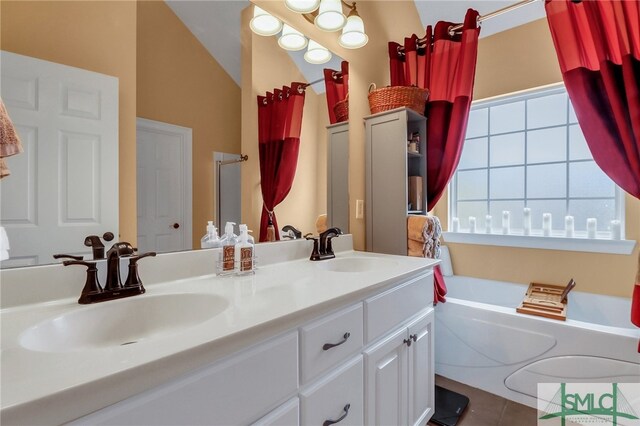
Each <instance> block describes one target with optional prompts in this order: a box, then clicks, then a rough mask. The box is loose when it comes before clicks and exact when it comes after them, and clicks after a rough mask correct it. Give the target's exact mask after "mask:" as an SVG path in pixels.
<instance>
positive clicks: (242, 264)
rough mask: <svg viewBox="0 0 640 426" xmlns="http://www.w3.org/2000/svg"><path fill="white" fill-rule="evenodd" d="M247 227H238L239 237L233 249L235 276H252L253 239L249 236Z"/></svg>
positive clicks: (243, 225) (253, 266)
mask: <svg viewBox="0 0 640 426" xmlns="http://www.w3.org/2000/svg"><path fill="white" fill-rule="evenodd" d="M249 232H251V231H249V230H247V225H245V224H242V225H240V236H239V237H238V243H237V244H236V248H235V252H236V253H235V255H236V258H235V259H236V274H237V275H248V274H253V271H254V268H255V265H254V248H255V247H254V245H253V241H252V240H253V238H252V237H251V236H250V235H249Z"/></svg>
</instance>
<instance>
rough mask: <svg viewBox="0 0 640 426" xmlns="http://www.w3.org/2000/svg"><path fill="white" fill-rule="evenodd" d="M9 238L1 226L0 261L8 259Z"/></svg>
mask: <svg viewBox="0 0 640 426" xmlns="http://www.w3.org/2000/svg"><path fill="white" fill-rule="evenodd" d="M10 248H11V247H10V246H9V237H8V236H7V231H5V229H4V227H3V226H0V260H7V259H8V258H9V249H10Z"/></svg>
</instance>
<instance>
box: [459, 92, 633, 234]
mask: <svg viewBox="0 0 640 426" xmlns="http://www.w3.org/2000/svg"><path fill="white" fill-rule="evenodd" d="M556 94H565V95H566V94H567V92H566V88H565V86H564V84H562V83H559V84H554V85H550V86H545V87H542V88H535V89H530V90H525V91H522V92H517V93H513V94H507V95H501V96H497V97H494V98H489V99H484V100H480V101H476V102H474V103H473V104H472V107H471V110H472V111H473V110H477V109H482V108H487V128H488V131H487V134H486V135H483V136H476V137H470V138H466V139H465V142H466V141H467V140H472V139H483V138H487V139H488V143H487V166H486V167H468V168H458V169H456V172H455V173H454V176H453V178H452V179H451V182H450V183H449V230H451V218H454V217H458V209H457V203H458V202H486V204H487V213H489V212H491V202H505V201H507V202H508V201H516V202H523V203H524V206H525V207H527V206H528V202H529V201H565V215H568V214H569V204H570V202H571V201H574V200H598V201H599V200H610V201H613V202H614V203H615V212H614V215H615V219H616V220H619V221H620V222H621V233H622V239H624V229H625V226H624V191H623V190H622V189H620V188H619V187H618V186H617V185H615V184H614V187H615V195H614V196H609V197H605V196H595V197H579V196H571V195H570V175H571V173H569V167H570V164H576V163H594V160H593V158H590V159H575V160H572V159H571V158H570V151H569V150H570V143H571V142H570V134H569V133H570V131H571V127H572V126H578V127H579V124H578V123H577V120H574V121H572V120H571V114H572V106H571V101H570V100H569V96H568V95H567V96H566V120H565V122H564V123H563V124H557V125H550V126H544V127H534V128H529V127H528V114H527V112H528V111H527V109H528V105H529V103H528V102H526V101H528V100H531V99H535V98H541V97H546V96H551V95H556ZM521 101H525V102H524V105H525V110H524V127H523V128H520V129H518V130H514V131H508V132H501V133H491V107H497V106H500V105H505V104H510V103H517V102H521ZM556 128H565V132H566V147H565V150H566V151H565V160H561V161H546V162H545V161H536V162H535V163H531V164H529V163H528V161H527V160H528V158H527V156H528V152H527V151H528V150H527V142H528V138H529V135H528V133H529V131H531V130H536V131H538V130H548V129H556ZM580 131H582V130H580ZM519 133H523V134H524V162H523V163H513V164H508V165H494V166H492V165H491V138H492V137H495V136H505V135H512V134H519ZM554 164H564V165H566V173H565V176H566V178H565V194H566V195H565V196H564V197H529V196H528V194H527V192H528V187H527V180H528V177H529V176H528V175H529V170H528V169H529V168H528V166H544V165H554ZM514 167H523V168H524V183H523V185H524V188H523V190H524V196H523V197H513V198H510V197H505V198H491V186H490V181H491V170H498V169H509V168H514ZM484 170H486V171H487V178H486V191H487V192H486V194H487V196H486V198H465V199H458V190H457V188H458V171H465V172H466V171H484ZM522 213H523V212H522V211H517V212H516V211H512V212H511V215H512V218H513V215H517V214H520V215H522ZM562 219H563V222H564V217H563V218H562ZM477 220H478V221H482V222H483V221H484V218H477ZM501 223H502V217H501V216H500V217H495V216H494V217H492V228H493V230H494V232H497V230H498V229H500V228H501V227H502V225H501ZM512 223H513V219H512ZM599 228H600V226H599ZM476 232H477V233H483V232H485V231H484V226H481V225H478V226H477V230H476ZM511 232H512V233H514V234H518V233H519V234H520V235H521V234H522V229H517V228H513V227H512V229H511ZM531 234H532V235H541V234H542V233H541V230H540V229H532V231H531ZM576 234H577V235H578V236H580V235H586V231H576ZM563 235H564V229H562V230H560V229H554V230H553V231H552V236H554V237H558V236H563ZM609 236H610V232H609V231H607V232H602V231H599V232H598V238H601V237H605V238H608V237H609Z"/></svg>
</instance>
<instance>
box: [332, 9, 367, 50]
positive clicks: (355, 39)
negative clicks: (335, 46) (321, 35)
mask: <svg viewBox="0 0 640 426" xmlns="http://www.w3.org/2000/svg"><path fill="white" fill-rule="evenodd" d="M368 41H369V37H368V36H367V35H366V34H365V33H364V22H363V21H362V18H361V17H360V16H358V14H357V13H355V12H352V13H350V14H349V17H348V18H347V25H345V26H344V28H343V29H342V35H341V36H340V38H339V39H338V43H339V44H340V46H342V47H345V48H347V49H357V48H359V47H362V46H364V45H365V44H367V42H368Z"/></svg>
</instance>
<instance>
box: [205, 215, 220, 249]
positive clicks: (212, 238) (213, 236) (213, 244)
mask: <svg viewBox="0 0 640 426" xmlns="http://www.w3.org/2000/svg"><path fill="white" fill-rule="evenodd" d="M217 247H222V244H221V241H220V238H218V230H217V229H216V227H215V226H214V224H213V221H211V220H210V221H208V222H207V233H206V234H205V235H204V237H202V239H201V240H200V248H203V249H206V248H217Z"/></svg>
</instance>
